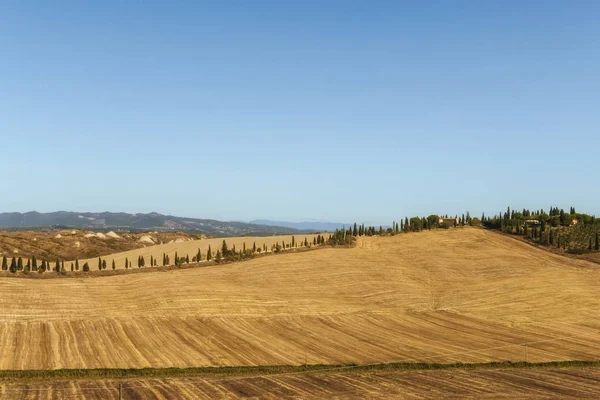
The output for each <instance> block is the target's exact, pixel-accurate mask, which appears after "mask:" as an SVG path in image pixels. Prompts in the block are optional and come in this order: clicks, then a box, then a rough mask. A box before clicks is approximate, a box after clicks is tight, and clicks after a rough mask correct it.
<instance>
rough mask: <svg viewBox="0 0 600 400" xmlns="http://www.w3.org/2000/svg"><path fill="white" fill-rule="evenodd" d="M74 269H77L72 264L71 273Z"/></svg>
mask: <svg viewBox="0 0 600 400" xmlns="http://www.w3.org/2000/svg"><path fill="white" fill-rule="evenodd" d="M74 268H75V267H73V263H71V272H73V269H74Z"/></svg>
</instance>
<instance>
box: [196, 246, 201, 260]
mask: <svg viewBox="0 0 600 400" xmlns="http://www.w3.org/2000/svg"><path fill="white" fill-rule="evenodd" d="M196 261H198V262H199V261H202V253H201V252H200V248H198V252H197V253H196Z"/></svg>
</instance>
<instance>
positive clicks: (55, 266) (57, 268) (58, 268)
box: [54, 258, 60, 272]
mask: <svg viewBox="0 0 600 400" xmlns="http://www.w3.org/2000/svg"><path fill="white" fill-rule="evenodd" d="M54 269H55V271H56V272H60V261H58V258H57V259H56V264H54Z"/></svg>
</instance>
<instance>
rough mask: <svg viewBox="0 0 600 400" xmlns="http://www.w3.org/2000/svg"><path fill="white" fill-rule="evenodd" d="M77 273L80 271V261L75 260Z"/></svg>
mask: <svg viewBox="0 0 600 400" xmlns="http://www.w3.org/2000/svg"><path fill="white" fill-rule="evenodd" d="M75 271H79V259H78V258H76V259H75Z"/></svg>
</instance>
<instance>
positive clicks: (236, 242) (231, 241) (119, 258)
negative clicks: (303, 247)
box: [51, 233, 329, 271]
mask: <svg viewBox="0 0 600 400" xmlns="http://www.w3.org/2000/svg"><path fill="white" fill-rule="evenodd" d="M317 236H318V235H315V234H306V235H305V234H302V235H276V236H241V237H228V238H211V239H197V240H190V241H183V242H174V243H164V244H158V245H154V246H147V247H142V248H138V249H132V250H129V251H123V252H119V253H115V254H109V255H106V256H103V257H102V259H103V260H106V262H107V269H110V268H111V265H112V261H113V260H114V261H115V265H116V269H124V268H125V258H127V259H128V260H129V262H132V263H133V268H137V259H138V257H139V256H142V257H144V259H145V261H146V266H147V267H149V266H150V256H152V257H155V258H156V259H157V260H158V261H157V262H158V265H159V266H161V265H162V255H163V253H164V254H167V255H168V256H169V259H170V265H172V264H174V263H175V253H176V252H177V256H178V257H185V256H186V255H187V256H189V258H190V262H191V260H192V257H194V256H195V255H196V253H197V252H198V250H200V252H201V253H202V260H206V253H207V251H208V247H209V246H210V248H211V251H212V256H213V259H214V257H215V254H216V253H217V250H221V245H222V244H223V240H225V241H226V242H227V246H228V247H229V249H231V248H232V247H233V246H235V249H236V251H239V250H242V248H243V246H244V244H246V248H247V249H252V246H253V244H254V243H256V247H257V248H262V246H263V244H266V245H267V251H268V252H270V251H271V245H273V244H277V243H279V244H281V243H282V241H283V242H285V244H286V245H289V244H290V243H291V241H292V237H294V240H295V241H296V242H300V241H302V242H304V239H305V238H306V240H308V241H309V242H310V243H311V245H312V241H313V238H316V237H317ZM323 236H325V237H326V238H327V237H329V234H328V233H323ZM71 262H72V261H68V262H67V261H65V269H67V270H69V271H70V264H71ZM85 262H87V263H88V264H89V266H90V270H92V271H94V270H98V258H97V257H94V258H87V259H82V260H79V264H80V266H81V265H83V263H85ZM51 265H54V264H51Z"/></svg>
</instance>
